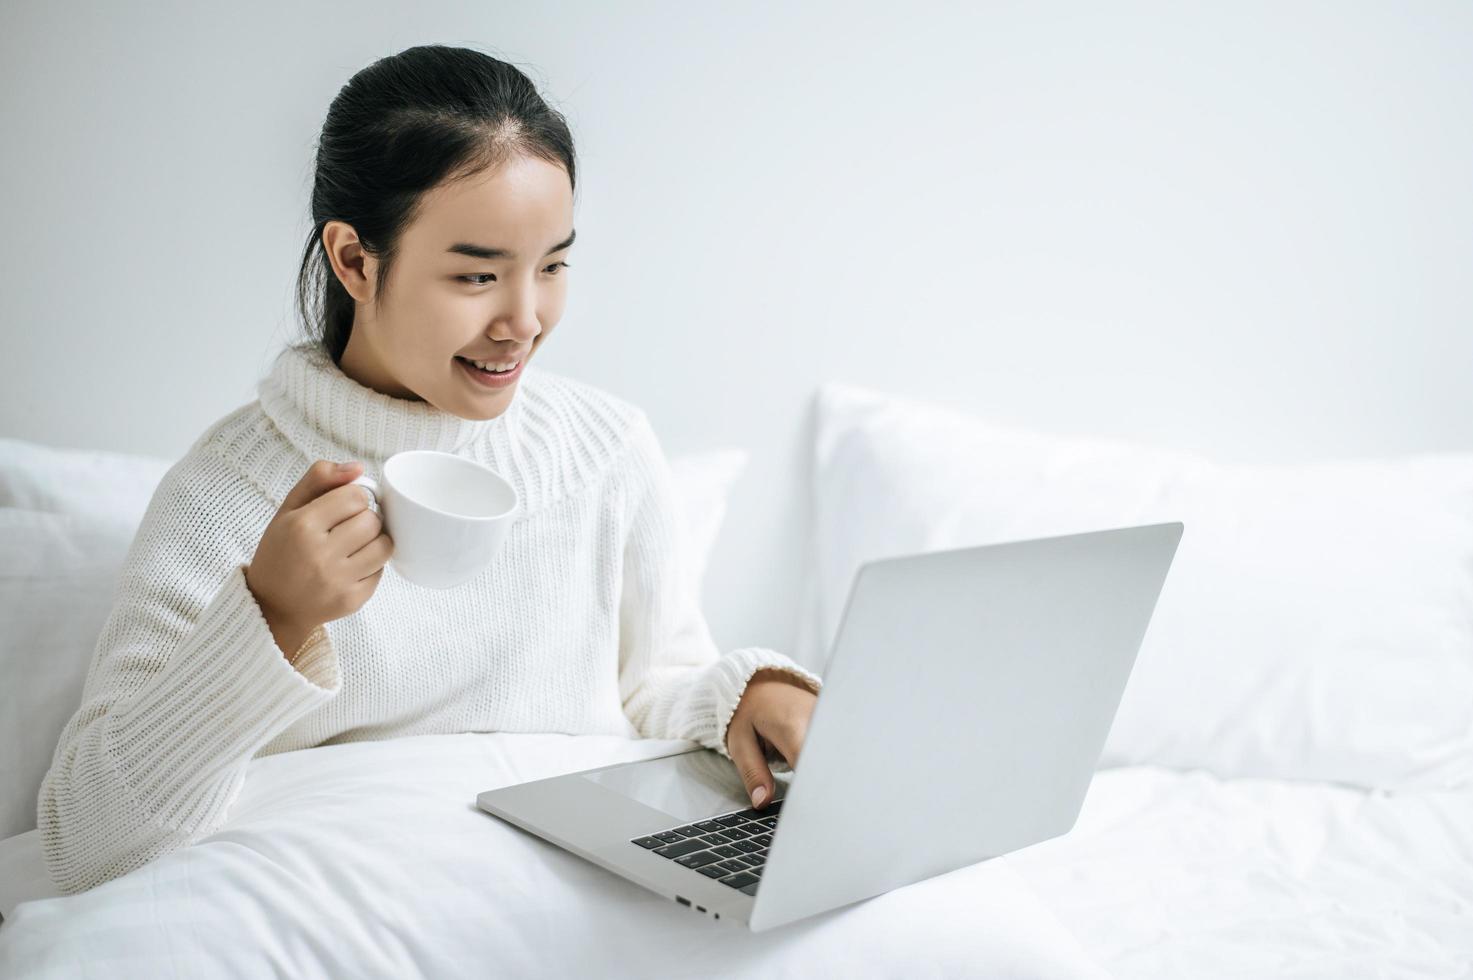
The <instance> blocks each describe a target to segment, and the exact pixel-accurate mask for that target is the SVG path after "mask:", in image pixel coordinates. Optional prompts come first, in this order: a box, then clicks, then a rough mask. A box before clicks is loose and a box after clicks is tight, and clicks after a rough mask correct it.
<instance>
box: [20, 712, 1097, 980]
mask: <svg viewBox="0 0 1473 980" xmlns="http://www.w3.org/2000/svg"><path fill="white" fill-rule="evenodd" d="M691 744H692V743H689V742H681V741H669V740H638V739H636V740H630V739H624V738H618V737H613V736H571V735H556V734H505V733H496V734H467V735H433V736H419V737H412V738H400V739H391V740H385V741H376V742H354V743H345V744H340V745H332V746H323V747H320V748H315V749H307V750H303V751H300V752H288V753H283V754H280V755H273V756H267V757H265V758H261V759H255V760H253V761H252V762H251V764H250V766H249V768H248V770H247V776H246V780H245V782H244V784H243V786H242V790H241V795H240V797H239V798H238V799H237V800H236V802H235V804H234V806H233V807H232V810H231V815H230V819H229V821H228V822H227V824H226V826H225V827H224V828H222V829H221V830H219V831H218V832H216V833H214V834H212V835H210V836H208V837H206V838H204V839H203V840H201V841H199V842H197V843H195V844H194V845H192V846H190V847H187V848H184V849H182V850H180V851H176V852H174V853H172V854H169V855H166V856H164V857H162V858H160V859H158V860H156V861H154V862H151V863H150V864H148V865H146V866H145V867H142V868H139V869H137V870H135V871H134V872H132V873H131V874H128V875H125V876H123V877H121V878H117V879H115V880H113V881H110V882H107V883H105V884H103V885H100V886H98V887H96V888H94V889H91V890H90V891H88V892H85V893H83V894H80V895H74V896H64V897H56V898H50V899H44V898H43V899H35V900H27V901H24V902H21V903H20V904H19V905H18V906H15V907H14V915H13V917H12V916H9V915H7V917H6V922H5V923H4V925H3V926H0V976H25V977H52V976H55V977H89V976H95V977H112V976H148V977H184V978H189V980H202V978H209V977H217V976H232V977H240V976H250V977H254V976H291V977H347V976H355V977H357V976H370V977H372V976H382V977H407V976H427V977H458V976H474V977H485V976H516V977H535V976H547V977H570V976H599V977H618V976H630V977H674V976H697V975H698V976H702V977H723V976H733V977H735V976H742V977H759V976H760V977H763V978H770V977H826V976H832V977H845V978H867V977H887V978H888V977H895V978H902V977H903V978H925V977H937V978H941V977H1048V978H1071V977H1090V978H1098V977H1102V976H1108V974H1107V973H1106V972H1105V971H1104V970H1102V969H1100V968H1099V967H1098V966H1097V965H1096V964H1095V963H1094V961H1093V960H1092V959H1091V958H1089V957H1088V956H1086V954H1085V953H1084V951H1083V950H1082V949H1081V948H1080V946H1079V944H1078V942H1077V941H1076V940H1075V939H1074V937H1073V935H1072V934H1071V933H1070V932H1069V931H1068V930H1067V929H1065V928H1064V927H1063V926H1062V925H1060V924H1059V922H1058V921H1057V919H1055V918H1054V916H1053V915H1052V914H1051V913H1050V912H1048V911H1047V909H1046V908H1045V907H1044V906H1043V904H1042V903H1041V902H1040V901H1039V900H1038V898H1037V897H1036V896H1035V895H1034V894H1033V892H1032V890H1031V889H1030V888H1029V887H1028V886H1027V885H1026V884H1025V883H1024V882H1023V881H1022V879H1021V878H1020V877H1019V876H1018V875H1017V874H1016V873H1015V872H1013V871H1012V870H1011V868H1009V867H1008V865H1007V864H1005V863H1003V862H1001V861H986V862H982V863H980V864H976V865H972V866H970V867H967V868H962V869H958V870H957V871H953V872H951V873H949V874H945V875H939V876H937V877H935V878H931V879H928V880H927V881H923V882H918V883H916V884H914V885H911V886H908V887H906V888H901V889H897V890H895V891H892V892H890V893H888V894H885V895H881V896H878V897H876V898H874V899H871V900H868V901H864V902H858V903H855V904H852V905H849V906H846V907H844V908H841V909H836V910H832V911H830V912H827V913H823V914H821V915H818V916H814V917H812V918H809V919H805V920H802V921H800V922H796V923H792V924H789V925H787V926H783V927H780V928H777V929H773V930H770V931H768V932H764V933H759V934H752V933H750V932H748V931H747V930H746V929H745V928H743V927H741V926H740V925H737V924H734V923H729V922H725V921H715V920H712V919H709V918H707V917H706V916H705V915H702V914H700V913H697V912H695V911H694V910H692V909H688V908H685V907H683V906H680V905H677V904H676V903H674V902H672V901H670V900H668V899H665V898H662V897H660V896H657V895H655V894H654V893H652V892H649V891H647V890H645V889H643V888H641V887H639V886H637V885H635V884H633V883H631V882H628V881H626V880H625V879H623V878H620V877H618V876H617V875H614V874H611V873H610V872H608V871H605V870H604V869H602V868H600V867H598V866H597V865H594V864H591V863H589V862H587V861H584V860H582V859H581V858H578V857H576V856H574V855H572V854H570V853H568V852H566V851H564V850H562V849H561V848H558V847H556V846H554V845H552V844H549V843H547V842H546V841H543V840H542V839H541V838H538V837H536V836H534V835H532V834H529V833H526V832H525V831H522V830H520V829H518V828H516V827H513V826H511V825H509V824H507V823H505V822H503V821H502V820H500V819H499V818H497V817H493V816H491V815H489V814H486V813H483V812H481V811H480V810H478V809H477V808H476V805H475V797H476V794H477V793H478V792H480V791H482V790H485V789H490V788H493V787H496V786H501V785H507V784H510V783H516V782H522V781H525V780H529V779H538V778H542V777H545V776H550V775H555V774H558V773H563V772H572V771H577V770H580V769H585V768H591V767H594V766H601V765H607V764H609V763H612V762H619V761H626V760H630V759H640V758H649V757H652V756H658V755H665V754H668V753H669V752H671V751H674V750H677V749H680V748H687V747H689V746H690V745H691ZM8 871H13V872H14V873H15V878H14V879H13V880H12V881H11V882H8V884H10V885H13V886H17V887H23V886H24V883H25V879H27V878H30V879H31V881H32V884H35V877H36V874H37V873H38V872H40V873H41V874H42V875H44V868H43V867H42V865H41V863H40V856H39V852H38V850H37V847H36V836H35V833H34V832H32V833H31V834H30V835H29V836H28V837H27V836H26V835H22V837H21V838H17V839H13V840H12V841H11V842H8V843H7V846H6V848H5V857H4V863H3V866H0V873H4V872H8ZM48 887H49V886H48Z"/></svg>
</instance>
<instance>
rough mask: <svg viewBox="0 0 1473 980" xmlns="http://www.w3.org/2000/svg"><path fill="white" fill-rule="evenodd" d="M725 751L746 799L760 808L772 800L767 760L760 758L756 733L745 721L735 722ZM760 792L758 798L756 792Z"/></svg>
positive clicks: (770, 775) (771, 782) (760, 751)
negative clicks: (739, 779)
mask: <svg viewBox="0 0 1473 980" xmlns="http://www.w3.org/2000/svg"><path fill="white" fill-rule="evenodd" d="M727 751H728V752H730V753H731V761H732V763H733V764H734V765H735V766H736V770H737V775H739V776H741V778H742V785H744V786H745V787H746V788H747V798H748V799H750V800H751V801H752V805H753V806H755V807H759V808H760V807H761V806H762V805H763V804H764V803H766V802H767V801H768V800H771V799H772V785H773V778H772V772H771V770H769V769H768V768H767V760H766V759H764V758H763V757H762V746H760V745H758V744H757V732H756V730H755V729H753V728H752V726H751V725H750V724H748V723H747V722H745V721H742V722H737V724H736V730H735V731H733V732H732V733H731V735H730V737H729V738H728V739H727ZM759 790H760V791H761V794H760V796H759V794H758V791H759Z"/></svg>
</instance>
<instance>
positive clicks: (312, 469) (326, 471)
mask: <svg viewBox="0 0 1473 980" xmlns="http://www.w3.org/2000/svg"><path fill="white" fill-rule="evenodd" d="M362 473H363V464H362V463H360V462H358V461H357V460H353V461H351V463H350V465H349V468H348V469H346V470H340V469H338V468H337V464H336V463H334V462H333V461H332V460H330V459H319V460H317V461H316V462H315V463H313V464H312V465H311V466H309V467H307V471H306V472H305V473H303V474H302V478H301V479H300V480H298V481H297V483H296V485H295V486H294V487H292V488H291V489H290V490H288V491H287V493H286V499H285V500H283V501H282V502H281V507H282V509H283V510H296V509H297V508H299V507H305V506H307V505H308V504H310V503H311V502H312V501H314V500H316V499H317V498H318V497H320V496H322V494H323V493H325V492H326V491H328V490H331V489H333V488H334V487H337V486H340V485H342V484H344V483H347V482H348V481H349V480H355V479H357V478H358V476H359V475H360V474H362Z"/></svg>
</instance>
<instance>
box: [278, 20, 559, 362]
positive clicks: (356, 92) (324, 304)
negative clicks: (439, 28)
mask: <svg viewBox="0 0 1473 980" xmlns="http://www.w3.org/2000/svg"><path fill="white" fill-rule="evenodd" d="M517 155H527V156H535V157H539V158H541V159H543V160H546V161H548V162H549V163H557V164H561V165H562V166H563V168H564V169H566V170H567V172H568V183H569V185H570V186H571V187H572V188H574V189H575V190H576V188H577V183H576V170H575V165H574V159H573V137H572V134H571V133H570V132H569V131H568V124H567V120H566V119H564V117H563V115H562V113H560V112H558V111H557V110H556V109H553V108H551V107H549V106H548V104H547V103H546V102H544V101H543V99H542V97H541V96H540V95H538V94H537V90H536V88H535V87H534V86H533V84H532V82H531V80H530V79H528V78H527V76H526V75H524V74H523V73H522V72H521V71H520V70H519V69H517V68H516V67H515V66H513V65H510V64H508V63H507V62H505V61H500V60H498V59H496V58H493V57H491V56H490V55H487V54H483V53H481V52H479V51H475V50H472V49H470V48H453V47H447V46H445V45H440V44H427V45H421V46H419V47H413V48H408V49H406V50H404V51H401V52H399V53H398V54H396V55H393V56H391V57H387V58H381V59H379V60H378V61H375V62H374V63H373V64H371V65H369V66H368V67H367V68H364V69H363V70H362V71H360V72H358V73H357V74H356V75H354V76H353V77H352V78H350V79H349V80H348V84H346V85H344V86H343V88H342V90H341V91H339V92H338V94H337V97H336V98H334V99H333V100H332V105H331V106H329V107H328V110H327V119H326V121H325V122H324V123H323V124H322V135H321V137H320V138H319V140H318V144H317V165H316V172H315V174H314V175H313V180H312V231H311V232H310V233H309V234H308V236H307V247H306V248H305V249H304V250H303V253H302V264H301V269H300V271H299V272H298V276H297V309H298V312H299V314H300V315H301V318H302V323H303V326H304V328H305V330H306V333H307V344H306V345H305V346H307V347H312V346H317V347H320V348H321V349H322V350H324V351H325V352H326V353H327V354H328V356H330V357H331V358H332V359H333V362H334V363H337V362H338V361H340V360H341V359H342V356H343V350H344V349H345V348H346V347H347V346H348V334H349V333H350V332H351V331H352V329H353V297H352V296H350V295H349V294H348V291H347V290H346V289H344V288H343V284H342V283H341V282H340V281H339V280H338V277H337V275H336V273H334V272H333V269H332V263H331V262H330V261H329V260H328V257H327V250H326V248H325V247H324V245H323V243H322V229H323V226H324V225H326V224H327V222H329V221H344V222H347V223H348V224H350V225H352V226H353V230H354V231H355V232H357V234H358V239H359V241H360V242H361V243H362V245H363V249H364V251H366V252H369V253H371V254H372V255H373V256H374V257H375V258H377V259H378V260H379V263H380V264H379V268H378V275H377V277H376V283H377V288H376V291H375V297H376V299H375V301H376V302H377V301H378V299H379V298H381V297H382V295H383V292H384V289H385V287H386V286H387V284H388V279H389V269H390V266H391V265H392V264H393V261H394V255H395V252H396V249H397V246H398V243H399V239H400V236H401V235H402V234H403V232H404V229H405V228H406V227H408V226H409V224H410V223H411V222H412V221H413V219H414V217H415V214H416V213H417V209H418V206H419V202H420V199H421V196H422V195H423V194H424V193H425V192H426V191H428V190H430V189H432V188H434V187H436V186H438V185H439V184H440V183H442V182H449V181H453V180H460V179H463V178H465V177H470V176H473V175H475V174H477V173H481V172H483V171H486V170H489V169H492V168H494V167H496V166H499V165H500V164H501V163H503V162H504V161H506V160H508V159H510V158H512V157H514V156H517Z"/></svg>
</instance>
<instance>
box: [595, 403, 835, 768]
mask: <svg viewBox="0 0 1473 980" xmlns="http://www.w3.org/2000/svg"><path fill="white" fill-rule="evenodd" d="M627 451H628V454H627V457H626V465H627V469H626V479H627V481H628V482H627V486H628V498H627V499H628V502H629V517H628V520H629V523H628V528H629V530H628V537H627V538H626V539H625V542H624V555H623V560H624V568H623V581H622V591H621V594H620V609H619V693H620V696H621V697H622V698H623V704H624V712H625V714H626V715H628V716H629V719H630V721H632V722H633V723H634V726H635V728H636V729H637V730H638V731H639V733H640V734H641V735H642V736H644V737H645V738H683V739H689V740H691V741H694V742H699V743H700V744H701V745H703V746H705V747H706V748H708V749H714V750H715V751H717V752H719V753H720V754H721V755H723V756H725V757H726V758H728V759H730V758H731V754H730V753H729V752H728V751H727V748H726V727H727V724H728V723H729V722H730V721H731V716H732V714H733V713H734V712H735V711H736V706H737V702H738V701H739V700H740V699H741V696H742V692H743V691H744V690H745V689H746V686H747V681H748V680H749V679H750V678H751V676H752V675H753V674H754V673H756V672H757V671H758V670H761V669H762V668H764V667H775V668H778V669H781V670H784V671H787V672H789V673H791V674H793V675H794V676H795V677H797V678H799V679H801V680H802V681H803V682H804V683H805V684H806V685H807V686H808V688H809V690H811V691H813V692H814V693H815V694H816V693H818V692H819V690H820V689H821V688H822V683H823V682H822V680H821V679H820V678H819V677H818V675H816V674H814V673H812V672H810V671H808V670H806V669H805V668H803V667H802V666H800V665H799V664H797V663H795V662H794V661H793V660H792V659H790V658H789V657H787V656H785V655H784V654H781V653H778V652H777V651H775V650H768V649H765V648H763V647H742V648H739V649H735V650H732V651H730V652H729V653H727V654H725V655H724V656H723V655H721V654H720V653H719V651H718V650H717V648H716V643H715V641H714V640H713V639H712V637H711V633H710V630H709V629H708V628H707V625H706V619H705V616H704V615H703V614H702V612H701V609H700V604H699V597H698V595H697V594H696V589H695V583H694V582H692V581H691V578H690V575H689V568H690V563H689V559H688V557H687V555H688V551H687V549H688V548H689V547H690V545H689V542H688V535H687V533H686V530H685V528H684V527H683V525H682V523H681V520H680V511H679V508H678V506H677V500H676V498H675V485H674V480H673V476H672V474H671V470H670V464H669V461H668V460H667V459H666V458H665V454H664V452H663V450H662V448H661V446H660V442H659V439H658V438H657V437H656V435H655V432H654V430H653V429H652V428H651V426H650V423H649V419H648V416H647V415H646V414H645V413H644V412H643V411H642V410H641V411H637V413H636V416H635V419H634V422H633V423H632V426H631V429H630V432H629V444H628V447H627Z"/></svg>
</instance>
